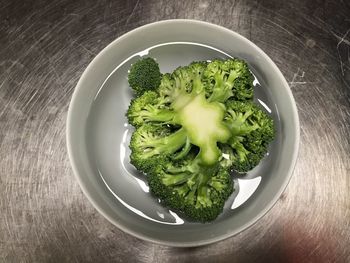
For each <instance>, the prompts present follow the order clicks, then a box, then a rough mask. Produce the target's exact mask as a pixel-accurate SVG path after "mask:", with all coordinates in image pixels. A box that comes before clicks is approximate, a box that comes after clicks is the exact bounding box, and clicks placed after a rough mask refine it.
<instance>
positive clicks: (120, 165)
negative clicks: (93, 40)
mask: <svg viewBox="0 0 350 263" xmlns="http://www.w3.org/2000/svg"><path fill="white" fill-rule="evenodd" d="M147 55H149V56H151V57H154V58H156V59H157V61H158V63H159V64H160V68H161V71H162V72H169V71H172V70H173V69H175V68H176V67H178V66H180V65H186V64H188V63H190V62H192V61H194V60H210V59H214V58H227V57H231V56H233V57H239V58H242V59H244V60H246V61H247V62H248V64H249V66H250V68H251V71H252V72H253V74H254V75H255V76H256V80H255V82H254V84H255V101H256V103H258V104H260V106H261V107H263V108H265V110H266V112H267V113H268V114H270V115H271V116H272V117H273V118H274V120H275V124H276V131H277V132H276V138H275V140H274V142H273V143H272V144H271V147H270V150H269V153H268V156H267V157H266V158H265V159H264V160H263V161H262V162H261V163H260V164H259V166H258V167H256V168H255V169H253V170H252V171H251V172H249V173H248V174H247V175H245V176H240V177H237V178H236V179H235V189H236V191H235V193H234V194H233V195H232V197H231V198H230V199H229V200H228V201H227V202H226V205H225V209H224V212H223V213H222V214H221V215H220V216H219V217H218V218H217V219H216V220H214V221H213V222H211V223H206V224H201V223H193V222H190V221H187V220H186V219H183V218H182V217H181V216H179V215H178V214H176V213H174V212H173V211H171V210H169V209H167V208H166V207H163V206H162V205H161V204H159V202H158V200H157V199H156V198H154V197H153V196H152V195H151V194H150V193H149V189H148V186H147V183H146V181H145V178H144V176H143V175H142V174H140V173H138V172H137V171H136V170H135V169H134V168H133V167H132V166H131V165H130V164H129V148H128V140H129V138H130V134H131V133H132V127H130V126H129V125H128V124H127V121H126V118H125V112H126V109H127V107H128V104H129V102H130V99H131V98H132V93H131V91H130V88H129V87H128V84H127V71H128V69H129V67H130V65H131V64H132V63H133V62H134V61H136V60H137V59H138V58H140V56H147ZM298 145H299V121H298V114H297V109H296V106H295V102H294V99H293V96H292V93H291V91H290V89H289V87H288V84H287V82H286V80H285V79H284V77H283V75H282V74H281V72H280V70H279V69H278V68H277V66H276V65H275V64H274V63H273V62H272V60H271V59H270V58H269V57H268V56H267V55H266V54H265V53H264V52H263V51H262V50H261V49H259V48H258V47H257V46H256V45H254V44H253V43H252V42H250V41H249V40H247V39H246V38H244V37H242V36H240V35H239V34H237V33H235V32H232V31H230V30H228V29H226V28H223V27H220V26H217V25H213V24H209V23H205V22H199V21H193V20H168V21H161V22H157V23H153V24H149V25H146V26H143V27H140V28H137V29H135V30H133V31H131V32H129V33H127V34H125V35H123V36H121V37H120V38H118V39H117V40H115V41H114V42H112V43H111V44H110V45H108V46H107V47H106V48H105V49H104V50H103V51H102V52H101V53H100V54H98V55H97V56H96V58H95V59H94V60H93V61H92V62H91V63H90V65H89V66H88V68H87V69H86V70H85V72H84V73H83V75H82V77H81V79H80V80H79V82H78V85H77V87H76V89H75V92H74V94H73V98H72V101H71V104H70V107H69V113H68V120H67V146H68V153H69V158H70V161H71V163H72V166H73V170H74V174H75V175H76V178H77V179H78V181H79V184H80V186H81V188H82V190H83V192H84V193H85V195H86V196H87V197H88V199H89V200H90V201H91V203H92V204H93V205H94V206H95V208H96V209H97V210H98V211H99V212H100V213H101V214H102V215H104V216H105V217H106V218H107V219H108V220H109V221H110V222H112V223H113V224H114V225H116V226H117V227H119V228H120V229H122V230H123V231H125V232H127V233H129V234H132V235H134V236H136V237H139V238H142V239H145V240H149V241H152V242H156V243H161V244H166V245H171V246H199V245H204V244H209V243H212V242H215V241H219V240H222V239H225V238H228V237H230V236H232V235H235V234H237V233H238V232H240V231H242V230H244V229H246V228H247V227H249V226H251V225H252V224H253V223H254V222H256V221H257V220H258V219H259V218H261V217H262V216H263V215H264V214H265V213H266V212H267V211H268V210H269V209H270V208H271V207H272V206H273V205H274V203H275V202H276V201H277V199H278V198H279V196H280V195H281V193H282V191H283V190H284V189H285V187H286V185H287V183H288V181H289V179H290V177H291V175H292V171H293V168H294V165H295V162H296V158H297V152H298Z"/></svg>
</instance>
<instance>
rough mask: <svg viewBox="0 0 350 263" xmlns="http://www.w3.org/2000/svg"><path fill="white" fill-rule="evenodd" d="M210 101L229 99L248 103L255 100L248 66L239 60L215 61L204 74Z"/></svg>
mask: <svg viewBox="0 0 350 263" xmlns="http://www.w3.org/2000/svg"><path fill="white" fill-rule="evenodd" d="M203 77H204V80H205V81H206V83H207V85H206V93H207V97H208V100H209V101H218V102H222V103H224V102H226V101H227V100H228V99H232V100H238V101H247V100H251V99H252V98H253V80H254V77H253V75H252V74H251V72H250V70H249V68H248V65H247V64H246V63H245V62H244V61H243V60H239V59H228V60H213V61H212V62H210V63H208V65H207V67H206V70H205V71H204V72H203Z"/></svg>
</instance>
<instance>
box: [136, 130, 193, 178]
mask: <svg viewBox="0 0 350 263" xmlns="http://www.w3.org/2000/svg"><path fill="white" fill-rule="evenodd" d="M182 148H184V150H183V151H187V148H188V146H187V135H186V132H185V130H184V129H183V128H180V129H179V130H177V131H173V130H172V129H170V128H168V127H166V126H155V125H150V124H145V125H142V126H140V127H138V128H137V129H136V130H135V131H134V132H133V134H132V136H131V139H130V149H131V155H130V162H131V164H132V165H134V166H135V167H136V168H137V169H138V170H140V171H143V172H148V171H149V169H150V168H152V167H153V166H154V165H155V164H157V163H159V162H162V161H163V160H165V159H168V158H169V157H173V158H176V155H175V153H176V152H180V153H181V152H182V151H181V149H182Z"/></svg>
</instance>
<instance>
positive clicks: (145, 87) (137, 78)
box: [128, 57, 162, 96]
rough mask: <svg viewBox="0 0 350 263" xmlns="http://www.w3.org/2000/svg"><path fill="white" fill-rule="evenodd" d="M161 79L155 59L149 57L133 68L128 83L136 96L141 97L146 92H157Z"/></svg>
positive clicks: (139, 61) (138, 62)
mask: <svg viewBox="0 0 350 263" xmlns="http://www.w3.org/2000/svg"><path fill="white" fill-rule="evenodd" d="M161 77H162V74H161V73H160V71H159V65H158V63H157V62H156V61H155V60H154V59H153V58H150V57H147V58H143V59H141V60H138V61H137V62H136V63H134V64H133V65H132V66H131V68H130V71H129V74H128V81H129V85H130V87H131V88H132V89H133V90H134V91H135V93H136V95H137V96H141V95H142V94H143V93H144V92H145V91H149V90H156V89H157V88H158V86H159V84H160V79H161Z"/></svg>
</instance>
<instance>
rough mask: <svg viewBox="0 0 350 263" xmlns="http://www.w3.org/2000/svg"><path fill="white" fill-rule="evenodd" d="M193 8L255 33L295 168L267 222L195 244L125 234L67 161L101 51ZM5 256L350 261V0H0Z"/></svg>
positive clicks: (0, 210)
mask: <svg viewBox="0 0 350 263" xmlns="http://www.w3.org/2000/svg"><path fill="white" fill-rule="evenodd" d="M167 18H194V19H199V20H205V21H209V22H213V23H216V24H220V25H223V26H226V27H228V28H230V29H233V30H235V31H237V32H239V33H240V34H242V35H244V36H246V37H248V38H249V39H250V40H252V41H253V42H255V43H256V44H257V45H259V46H260V47H261V48H262V49H263V50H264V51H265V52H266V53H267V54H268V55H269V56H271V58H272V59H273V60H274V61H275V62H276V63H277V65H278V66H279V67H280V69H281V71H282V72H283V73H284V75H285V77H286V78H287V80H288V81H289V83H290V86H291V88H292V91H293V94H294V96H295V98H296V102H297V106H298V109H299V114H300V121H301V148H300V155H299V160H298V163H297V166H296V169H295V173H294V176H293V178H292V180H291V182H290V184H289V186H288V188H287V189H286V191H285V193H284V194H283V196H282V197H281V198H280V200H279V201H278V203H277V204H276V206H275V207H274V208H273V209H272V210H271V211H270V212H269V213H268V214H267V215H266V216H264V217H263V218H262V219H261V220H260V221H259V222H258V223H257V224H255V225H254V226H253V227H251V228H250V229H248V230H246V231H244V232H242V233H241V234H239V235H237V236H235V237H232V238H230V239H227V240H225V241H222V242H219V243H216V244H213V245H209V246H205V247H199V248H192V249H178V248H177V249H176V248H170V247H163V246H159V245H154V244H151V243H148V242H144V241H141V240H138V239H136V238H134V237H132V236H129V235H127V234H125V233H123V232H122V231H120V230H118V229H117V228H116V227H114V226H113V225H111V224H110V223H109V222H107V220H106V219H104V218H103V217H102V216H101V215H99V214H98V213H97V212H96V211H95V209H94V208H93V207H92V206H91V204H90V203H89V202H88V201H87V199H86V198H85V197H84V196H83V194H82V192H81V190H80V188H79V186H78V184H77V182H76V181H75V179H74V177H73V174H72V169H71V167H70V164H69V161H68V156H67V151H66V145H65V121H66V115H67V109H68V104H69V101H70V98H71V95H72V92H73V90H74V87H75V85H76V83H77V81H78V79H79V77H80V75H81V74H82V72H83V70H84V69H85V67H86V66H87V65H88V63H89V62H90V61H91V59H92V58H93V57H94V56H95V55H96V54H97V53H98V52H99V51H100V50H101V49H102V48H103V47H105V46H106V45H107V44H108V43H110V42H111V41H112V40H114V39H115V38H116V37H118V36H120V35H121V34H123V33H125V32H127V31H128V30H130V29H133V28H136V27H138V26H140V25H143V24H146V23H149V22H153V21H156V20H161V19H167ZM0 76H1V77H0V262H350V179H349V177H350V95H349V94H350V2H349V1H346V0H343V1H331V0H316V1H303V0H291V1H280V0H272V1H268V0H262V1H246V0H241V1H210V0H201V1H185V0H179V1H134V0H133V1H126V0H119V1H109V0H104V1H93V0H87V1H83V0H77V1H70V0H54V1H42V0H39V1H34V0H32V1H31V0H28V1H19V0H13V1H5V0H0Z"/></svg>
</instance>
